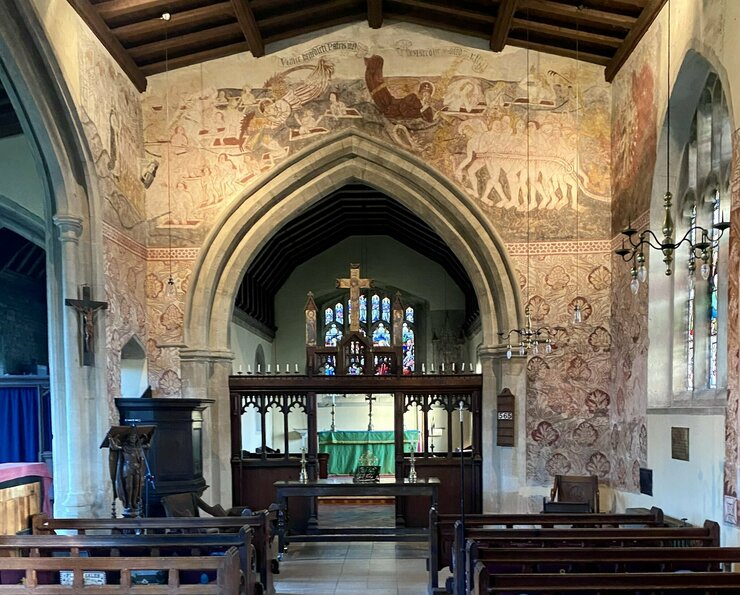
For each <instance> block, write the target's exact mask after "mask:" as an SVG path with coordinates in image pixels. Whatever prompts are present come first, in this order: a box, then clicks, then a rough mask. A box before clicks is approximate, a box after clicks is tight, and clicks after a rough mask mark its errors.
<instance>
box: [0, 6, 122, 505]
mask: <svg viewBox="0 0 740 595" xmlns="http://www.w3.org/2000/svg"><path fill="white" fill-rule="evenodd" d="M2 14H3V18H2V19H0V82H1V83H2V85H3V86H4V87H5V90H6V92H7V94H8V96H9V97H10V101H11V103H12V105H13V107H14V109H15V111H16V114H17V116H18V119H19V120H20V122H21V126H22V129H23V133H24V135H25V136H26V138H27V140H28V143H29V146H30V148H31V151H32V153H33V155H34V158H35V161H36V163H37V166H38V173H39V177H40V178H41V182H42V185H43V188H44V211H45V212H44V217H43V221H42V227H41V229H40V230H39V229H36V230H35V232H34V233H37V234H38V233H42V234H43V238H44V244H43V245H44V247H45V249H46V255H47V307H48V310H49V363H50V374H51V379H50V384H51V392H52V424H53V432H54V449H55V456H54V491H55V494H56V498H55V514H56V515H57V516H90V515H91V514H92V512H93V510H94V509H96V508H97V510H98V511H100V512H102V510H103V506H105V504H104V503H105V502H110V497H109V496H108V495H106V494H104V491H105V488H102V487H101V488H98V487H96V486H105V485H106V484H105V483H104V481H103V479H104V471H105V467H104V466H103V460H102V457H101V458H100V459H98V458H96V457H82V458H80V456H79V454H80V453H81V452H97V451H98V449H97V445H98V443H97V442H96V441H97V438H98V435H99V434H100V431H101V429H102V428H104V427H105V425H106V423H107V405H104V403H105V402H106V399H97V400H93V399H84V398H83V396H86V395H97V394H101V393H102V391H101V390H100V387H105V385H106V383H105V372H104V370H103V367H102V366H98V367H97V368H95V370H94V372H93V373H90V372H89V371H88V370H85V369H83V368H82V367H81V366H80V365H79V362H78V361H77V359H76V356H75V355H74V354H76V353H77V332H78V328H77V317H76V314H75V313H74V312H73V311H72V310H71V309H70V308H68V307H66V306H65V305H64V298H65V297H70V296H72V297H76V294H77V288H78V286H79V285H81V284H83V283H88V284H91V285H93V286H94V287H96V288H98V287H103V263H102V251H100V250H93V249H92V246H93V245H96V246H99V245H101V238H102V220H101V219H100V217H99V214H100V213H99V212H97V211H98V210H97V208H96V205H99V204H100V201H99V200H98V197H97V185H96V182H95V180H96V175H95V172H94V170H93V169H92V166H91V164H92V163H93V161H92V159H91V156H90V151H89V147H88V145H87V141H86V138H85V136H84V133H83V131H82V125H81V123H80V121H79V118H78V117H77V113H76V109H75V107H74V101H73V99H72V95H71V93H70V90H69V88H68V87H67V83H66V81H65V78H64V75H63V73H62V70H61V67H60V65H59V64H58V61H57V58H56V55H55V53H54V50H53V48H52V46H51V44H50V42H49V40H48V38H47V35H46V32H45V30H44V28H43V26H42V24H41V22H40V20H39V15H38V14H37V12H36V7H35V6H34V4H33V3H32V2H27V1H26V0H7V1H6V2H4V3H3V9H2ZM97 330H98V336H102V335H103V322H102V321H101V322H99V323H98V329H97ZM96 349H97V353H96V356H97V359H98V361H100V362H102V361H104V360H105V357H104V356H105V346H104V345H103V344H102V342H98V344H97V347H96ZM80 426H82V427H85V428H87V431H85V432H79V431H78V428H79V427H80Z"/></svg>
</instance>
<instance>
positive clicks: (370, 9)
mask: <svg viewBox="0 0 740 595" xmlns="http://www.w3.org/2000/svg"><path fill="white" fill-rule="evenodd" d="M367 24H368V25H369V26H370V28H371V29H380V28H381V27H382V26H383V0H367Z"/></svg>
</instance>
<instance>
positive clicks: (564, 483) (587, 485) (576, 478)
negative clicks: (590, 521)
mask: <svg viewBox="0 0 740 595" xmlns="http://www.w3.org/2000/svg"><path fill="white" fill-rule="evenodd" d="M550 500H551V501H553V502H587V503H588V504H589V507H590V512H599V478H598V477H596V476H595V475H586V476H581V475H556V476H555V485H553V487H552V490H550Z"/></svg>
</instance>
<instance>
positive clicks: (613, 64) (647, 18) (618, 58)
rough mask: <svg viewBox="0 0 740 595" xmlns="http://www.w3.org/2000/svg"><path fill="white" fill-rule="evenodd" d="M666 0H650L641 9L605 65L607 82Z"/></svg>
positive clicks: (613, 75)
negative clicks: (622, 40) (620, 43)
mask: <svg viewBox="0 0 740 595" xmlns="http://www.w3.org/2000/svg"><path fill="white" fill-rule="evenodd" d="M665 3H666V0H650V1H649V2H648V4H647V5H646V6H645V8H643V9H642V12H641V13H640V16H639V17H638V18H637V21H636V22H635V24H634V26H633V27H632V28H631V29H630V32H629V33H628V34H627V37H626V38H625V40H624V42H623V43H622V45H621V46H620V47H619V49H617V51H616V53H615V54H614V57H613V58H612V59H611V61H610V62H609V63H608V64H607V65H606V70H605V71H604V78H605V79H606V80H607V82H612V80H614V77H615V76H616V74H617V72H618V71H619V69H620V68H621V67H622V66H623V65H624V63H625V62H626V61H627V58H629V56H630V54H631V53H632V51H633V50H634V49H635V47H637V44H638V43H639V41H640V40H641V39H642V37H643V35H645V33H646V32H647V30H648V29H649V28H650V25H651V24H652V23H653V21H654V20H655V19H656V17H657V16H658V14H659V13H660V11H661V9H662V8H663V6H664V5H665Z"/></svg>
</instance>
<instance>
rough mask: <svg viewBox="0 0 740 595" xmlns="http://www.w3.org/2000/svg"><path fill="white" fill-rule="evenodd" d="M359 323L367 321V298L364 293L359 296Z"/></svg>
mask: <svg viewBox="0 0 740 595" xmlns="http://www.w3.org/2000/svg"><path fill="white" fill-rule="evenodd" d="M360 323H361V324H366V323H367V298H366V297H365V295H364V294H363V295H361V296H360Z"/></svg>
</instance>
